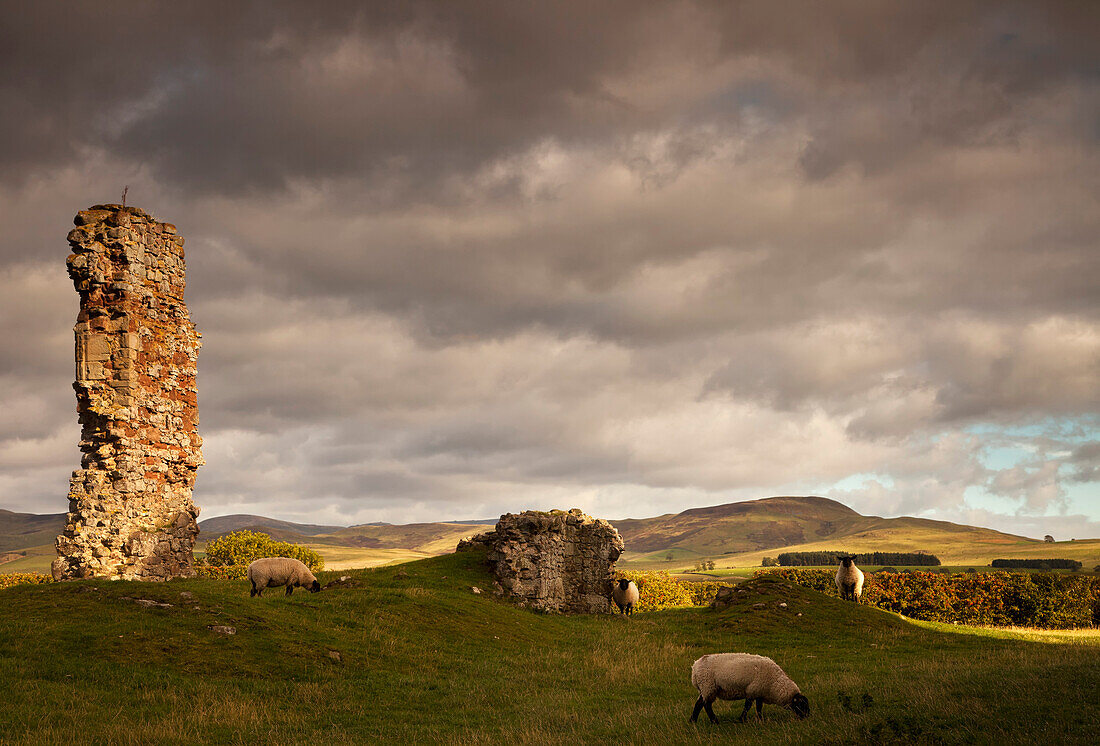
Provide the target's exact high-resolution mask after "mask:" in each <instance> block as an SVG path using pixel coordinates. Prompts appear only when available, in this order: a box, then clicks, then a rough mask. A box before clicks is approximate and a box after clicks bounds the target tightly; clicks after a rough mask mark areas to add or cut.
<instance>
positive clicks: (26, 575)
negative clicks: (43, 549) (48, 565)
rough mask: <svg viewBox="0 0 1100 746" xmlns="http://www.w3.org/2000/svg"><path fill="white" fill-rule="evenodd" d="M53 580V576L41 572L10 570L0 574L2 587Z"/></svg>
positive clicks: (0, 586) (0, 585) (50, 581)
mask: <svg viewBox="0 0 1100 746" xmlns="http://www.w3.org/2000/svg"><path fill="white" fill-rule="evenodd" d="M52 582H54V579H53V576H51V575H46V574H44V573H40V572H10V573H5V574H3V575H0V588H11V587H12V586H16V585H36V584H38V583H52Z"/></svg>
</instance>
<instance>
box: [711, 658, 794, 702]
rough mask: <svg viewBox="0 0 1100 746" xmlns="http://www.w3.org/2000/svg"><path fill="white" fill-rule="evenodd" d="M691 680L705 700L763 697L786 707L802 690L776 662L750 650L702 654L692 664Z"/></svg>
mask: <svg viewBox="0 0 1100 746" xmlns="http://www.w3.org/2000/svg"><path fill="white" fill-rule="evenodd" d="M691 683H692V685H693V686H694V687H695V688H696V689H698V690H699V696H701V697H702V698H703V699H704V700H706V701H708V702H711V701H713V700H714V699H715V698H718V699H762V700H764V701H765V702H766V703H768V704H771V705H784V706H786V705H789V704H790V702H791V698H793V697H794V695H796V694H800V693H801V692H800V691H799V688H798V685H797V684H795V683H794V682H793V681H791V679H790V677H789V676H787V674H785V673H784V672H783V669H782V668H780V667H779V664H778V663H776V662H775V661H773V660H772V659H771V658H767V657H765V656H763V655H751V654H749V653H715V654H712V655H704V656H703V657H702V658H700V659H699V660H697V661H695V663H694V664H693V665H692V667H691Z"/></svg>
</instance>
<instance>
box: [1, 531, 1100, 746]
mask: <svg viewBox="0 0 1100 746" xmlns="http://www.w3.org/2000/svg"><path fill="white" fill-rule="evenodd" d="M481 561H482V557H481V556H480V555H479V554H477V553H469V552H464V553H462V554H452V555H447V556H442V557H436V558H431V559H426V560H421V561H417V562H412V563H408V564H405V565H402V566H401V567H399V568H398V567H384V568H375V569H372V570H357V571H353V572H351V573H350V575H351V578H352V580H351V583H350V584H348V585H346V586H344V587H333V588H329V589H326V590H325V591H322V592H321V593H318V594H307V593H304V592H301V591H299V592H298V593H296V594H295V595H293V596H291V597H289V598H286V597H283V596H281V595H279V594H277V593H271V594H269V595H268V596H265V597H264V598H261V599H250V598H248V593H247V587H246V585H245V584H244V583H239V582H237V583H235V582H226V581H212V580H185V581H184V580H174V581H171V582H169V583H162V584H155V583H127V582H107V581H79V582H75V583H66V584H60V585H57V584H51V585H40V586H18V587H15V588H10V589H7V590H4V591H2V592H0V594H2V600H3V603H2V604H0V680H3V681H4V682H5V683H6V685H7V687H6V693H5V697H4V698H3V699H2V700H0V723H3V725H4V727H3V729H2V733H0V743H3V744H5V745H7V744H13V745H14V744H54V743H65V744H91V743H117V744H138V743H147V742H148V741H149V740H150V739H155V740H158V741H159V742H162V743H178V744H206V743H210V744H213V743H262V744H316V743H319V742H323V743H332V744H342V743H349V744H350V743H364V742H381V741H386V742H394V743H411V742H426V741H428V742H438V743H454V744H490V743H502V742H506V743H539V744H567V743H568V744H572V743H580V742H584V743H594V742H600V741H617V742H635V743H730V742H732V743H746V744H747V743H754V744H755V743H764V744H772V743H775V744H779V743H818V744H829V743H832V744H845V743H864V742H867V741H873V742H885V743H914V742H916V743H945V744H948V743H999V744H1011V743H1018V744H1026V743H1036V742H1045V743H1060V744H1075V743H1081V744H1086V743H1095V742H1096V739H1097V737H1098V735H1100V712H1098V711H1097V710H1096V708H1094V707H1089V706H1084V705H1085V703H1084V702H1083V700H1082V693H1083V692H1088V691H1095V690H1096V689H1097V687H1098V686H1100V633H1098V632H1097V631H1078V632H1050V633H1036V632H1031V631H1011V630H1008V631H1002V630H984V629H978V628H959V627H953V626H951V625H935V624H927V623H916V622H913V621H910V620H906V619H903V618H901V617H898V616H896V615H893V614H888V613H885V612H882V611H879V610H876V609H873V608H869V607H864V606H856V605H854V604H851V603H844V602H841V601H839V600H838V599H835V598H831V597H827V596H824V595H822V594H819V593H815V592H813V591H809V590H807V589H803V588H798V587H795V586H791V585H788V584H786V583H781V582H774V581H770V580H764V581H752V584H751V586H750V587H751V588H752V589H753V590H752V593H751V594H750V598H749V601H750V602H746V603H743V604H739V605H736V606H734V607H732V608H730V609H728V610H725V611H722V612H715V611H711V610H709V609H701V608H684V609H671V610H665V611H659V612H650V613H643V614H637V615H635V616H634V617H633V618H626V617H620V616H617V615H598V616H556V615H544V614H536V613H533V612H530V611H526V610H522V609H519V608H516V607H514V606H512V605H511V604H509V603H507V602H505V601H502V600H499V599H497V598H494V597H492V596H491V594H489V593H482V594H480V595H477V594H474V593H473V592H471V590H470V589H471V587H472V586H477V587H481V588H487V587H491V581H490V580H489V578H488V576H487V575H486V574H485V571H484V570H483V569H482V568H483V566H482V564H481ZM339 575H340V573H322V575H321V580H322V582H323V583H324V582H327V581H329V580H332V579H333V578H334V577H337V576H339ZM184 592H186V593H189V594H191V597H190V598H185V597H184V596H182V595H181V594H183V593H184ZM135 598H140V599H148V600H152V601H157V602H160V603H167V604H171V605H170V606H167V607H156V606H153V607H148V608H147V607H145V606H142V605H139V604H137V603H136V602H135V601H134V600H133V599H135ZM779 603H786V604H787V607H785V608H784V607H780V606H779ZM214 625H222V626H231V627H233V628H234V629H235V631H236V634H234V635H223V634H218V633H217V632H215V631H213V630H212V629H211V627H212V626H214ZM719 651H741V652H752V653H759V654H763V655H768V656H771V657H773V658H774V659H775V660H776V661H778V662H779V663H780V665H782V666H783V667H784V668H785V670H786V671H787V672H788V673H789V674H790V675H791V677H792V678H794V680H795V681H796V682H798V683H799V685H800V686H801V687H802V689H803V692H804V693H805V694H806V695H807V696H808V697H809V700H810V704H811V710H812V714H811V717H810V718H808V719H807V720H804V721H799V720H797V719H796V718H795V717H794V716H793V715H792V714H791V713H790V712H788V711H786V710H784V709H782V708H778V707H772V706H766V707H765V710H764V714H765V721H764V722H763V723H747V724H739V723H737V722H735V717H736V715H737V714H739V712H740V703H734V704H733V705H731V704H729V703H723V702H719V703H718V704H717V705H716V708H715V709H716V712H717V714H718V716H719V718H720V723H719V724H718V725H717V726H715V725H711V724H710V723H709V722H705V718H703V719H701V721H700V722H699V723H698V724H695V725H692V724H690V723H688V715H689V714H690V713H691V708H692V704H693V703H694V700H695V696H696V694H695V691H694V689H693V688H692V687H691V684H690V681H689V670H690V666H691V663H692V661H694V660H695V659H696V658H698V657H699V656H700V655H703V654H704V653H708V652H719ZM962 662H965V664H963V663H962ZM1036 681H1043V682H1044V685H1043V686H1041V687H1036V686H1035V685H1034V684H1035V682H1036Z"/></svg>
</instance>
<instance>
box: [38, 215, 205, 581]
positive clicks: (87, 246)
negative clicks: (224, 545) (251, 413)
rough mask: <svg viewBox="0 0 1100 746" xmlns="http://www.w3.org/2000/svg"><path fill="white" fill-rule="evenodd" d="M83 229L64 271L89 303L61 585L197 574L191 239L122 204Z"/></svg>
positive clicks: (79, 358)
mask: <svg viewBox="0 0 1100 746" xmlns="http://www.w3.org/2000/svg"><path fill="white" fill-rule="evenodd" d="M74 222H75V223H76V226H77V227H76V228H75V229H74V230H73V231H72V232H71V233H69V244H70V245H71V247H72V252H73V253H72V254H71V255H70V256H69V258H68V262H67V263H68V268H69V276H70V277H71V278H72V280H73V284H74V285H75V287H76V290H77V292H78V293H79V295H80V312H79V315H78V316H77V323H76V326H75V327H74V329H73V331H74V333H75V336H76V382H75V383H74V384H73V388H74V389H75V390H76V400H77V412H78V415H79V420H80V424H81V426H82V432H81V440H80V449H81V451H82V452H83V457H82V458H81V464H80V465H81V468H80V469H78V470H77V471H74V472H73V475H72V479H71V480H70V483H69V514H68V519H67V522H66V526H65V531H64V533H63V534H61V535H60V536H58V537H57V542H56V545H57V554H58V558H57V559H56V560H55V561H54V563H53V574H54V577H55V578H57V579H59V580H63V579H72V578H82V577H110V578H124V579H138V580H166V579H168V578H171V577H176V576H189V575H193V574H194V570H193V569H192V564H193V562H194V557H193V554H192V550H193V547H194V542H195V536H196V534H197V533H198V524H197V518H198V509H197V508H196V507H195V506H194V504H193V502H192V500H191V490H192V488H193V487H194V484H195V475H196V472H197V470H198V468H199V466H201V465H202V464H203V460H202V450H201V446H202V439H201V438H200V437H199V435H198V421H199V420H198V405H197V399H196V390H195V373H196V363H197V360H198V351H199V346H200V344H201V343H200V342H199V334H198V333H197V332H196V331H195V326H194V324H192V323H191V319H190V316H189V314H188V310H187V306H186V305H185V303H184V300H183V291H184V285H185V278H184V253H183V237H182V236H180V235H178V234H177V232H176V228H175V226H173V225H172V224H170V223H161V222H158V221H157V220H155V219H153V218H152V217H150V216H149V215H147V214H146V213H145V212H143V211H142V210H139V209H137V208H134V207H125V208H124V207H122V206H121V205H96V206H95V207H92V208H90V209H88V210H83V211H81V212H80V213H79V214H78V215H77V216H76V219H75V221H74Z"/></svg>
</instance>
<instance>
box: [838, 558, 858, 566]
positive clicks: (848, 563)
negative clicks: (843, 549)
mask: <svg viewBox="0 0 1100 746" xmlns="http://www.w3.org/2000/svg"><path fill="white" fill-rule="evenodd" d="M837 559H838V560H840V564H842V565H844V566H845V567H851V566H852V561H853V560H854V559H855V557H852V556H851V555H848V556H841V557H837Z"/></svg>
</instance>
